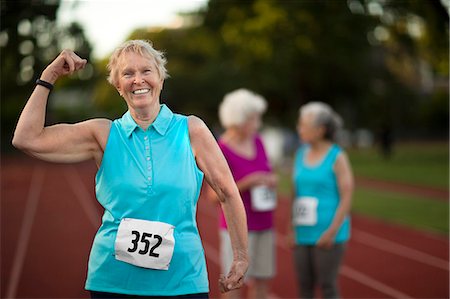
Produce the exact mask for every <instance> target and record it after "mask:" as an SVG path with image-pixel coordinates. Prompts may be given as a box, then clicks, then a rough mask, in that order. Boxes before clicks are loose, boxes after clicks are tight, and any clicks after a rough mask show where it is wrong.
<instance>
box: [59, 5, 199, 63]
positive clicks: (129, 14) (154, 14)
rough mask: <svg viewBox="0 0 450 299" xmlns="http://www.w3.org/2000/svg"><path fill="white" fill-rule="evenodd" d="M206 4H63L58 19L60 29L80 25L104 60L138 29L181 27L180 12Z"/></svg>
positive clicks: (94, 53)
mask: <svg viewBox="0 0 450 299" xmlns="http://www.w3.org/2000/svg"><path fill="white" fill-rule="evenodd" d="M206 2H207V1H206V0H157V1H155V0H147V1H144V0H90V1H87V0H83V1H75V0H63V1H61V5H60V8H59V11H58V15H57V22H58V24H60V25H64V24H69V23H71V22H77V23H79V24H81V26H82V27H83V28H84V30H85V34H86V36H87V38H88V40H89V41H90V42H91V44H92V45H93V47H94V52H93V55H94V57H95V58H104V57H105V56H107V55H109V54H110V53H111V52H112V51H113V50H114V48H115V47H117V46H119V45H120V44H121V43H122V42H123V41H124V40H125V38H126V37H127V36H128V35H129V34H130V33H131V32H132V31H133V30H134V29H136V28H142V27H161V26H164V27H172V28H174V27H179V26H180V25H181V23H180V18H178V17H177V12H189V11H193V10H197V9H198V8H200V7H203V6H205V5H206Z"/></svg>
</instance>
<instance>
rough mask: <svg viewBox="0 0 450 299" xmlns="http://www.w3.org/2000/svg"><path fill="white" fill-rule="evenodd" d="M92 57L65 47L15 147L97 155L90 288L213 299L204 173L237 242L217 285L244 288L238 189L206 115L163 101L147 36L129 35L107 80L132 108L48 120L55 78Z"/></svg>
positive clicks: (33, 99) (32, 102)
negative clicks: (202, 226) (109, 115)
mask: <svg viewBox="0 0 450 299" xmlns="http://www.w3.org/2000/svg"><path fill="white" fill-rule="evenodd" d="M86 63H87V61H86V60H85V59H81V58H80V57H79V56H77V55H76V54H75V53H74V52H72V51H70V50H64V51H63V52H61V54H60V55H59V56H58V57H57V58H56V59H55V60H54V61H53V62H52V63H51V64H50V65H49V66H48V67H47V68H46V69H45V70H44V71H43V73H42V75H41V78H40V79H39V80H38V81H37V82H36V83H37V86H36V88H35V89H34V91H33V93H32V95H31V96H30V98H29V100H28V102H27V104H26V105H25V108H24V110H23V111H22V114H21V116H20V118H19V121H18V123H17V128H16V131H15V133H14V139H13V144H14V146H16V147H17V148H19V149H21V150H23V151H25V152H27V153H28V154H30V155H32V156H34V157H37V158H39V159H42V160H46V161H51V162H65V163H71V162H79V161H84V160H89V159H92V160H94V161H95V162H96V164H97V166H98V172H97V175H96V178H95V179H96V197H97V200H98V201H99V202H100V204H101V205H102V206H103V207H104V209H105V212H104V215H103V218H102V225H101V227H100V228H99V230H98V232H97V234H96V236H95V239H94V243H93V246H92V249H91V254H90V258H89V266H88V277H87V281H86V289H87V290H89V291H91V296H92V297H93V298H111V297H113V298H123V297H127V296H128V297H132V296H146V297H152V296H157V297H158V298H159V297H170V298H208V292H209V286H208V275H207V271H206V262H205V257H204V250H203V247H202V244H201V240H200V236H199V233H198V229H197V224H196V207H197V200H198V196H199V193H200V188H201V185H202V180H203V177H205V179H206V180H207V181H208V183H209V185H210V186H212V187H213V189H214V190H215V191H216V192H217V194H218V196H219V199H220V202H221V205H222V208H223V210H224V214H225V216H226V218H227V223H228V225H229V231H230V237H231V242H232V244H233V245H232V247H233V253H234V259H233V264H232V267H231V270H230V272H229V273H228V275H227V276H224V277H222V278H221V279H220V280H219V285H220V287H221V291H223V292H226V291H229V290H232V289H236V288H239V287H241V286H242V283H243V277H244V274H245V272H246V270H247V267H248V257H247V225H246V217H245V210H244V207H243V205H242V200H241V198H240V195H239V191H238V189H237V187H236V185H235V183H234V181H233V177H232V175H231V172H230V170H229V168H228V165H227V163H226V160H225V158H224V157H223V155H222V153H221V151H220V149H219V147H218V145H217V143H216V141H215V139H214V137H213V136H212V134H211V133H210V131H209V130H208V128H207V127H206V125H205V124H204V122H203V121H202V120H200V119H199V118H197V117H195V116H184V115H180V114H174V113H173V112H172V111H171V110H170V109H169V108H168V107H167V106H166V105H161V104H160V99H159V96H160V93H161V90H162V87H163V83H164V79H165V78H167V72H166V68H165V64H166V60H165V58H164V56H163V55H162V53H161V52H159V51H157V50H155V49H154V48H153V47H152V45H151V44H150V43H149V42H147V41H142V40H133V41H128V42H125V43H124V44H123V45H121V46H120V47H118V48H117V49H116V50H115V51H114V52H113V54H112V56H111V58H110V61H109V64H108V69H109V71H110V74H109V78H108V81H109V82H110V83H111V84H112V85H113V86H114V87H115V88H116V89H117V91H118V92H119V94H120V95H121V96H122V97H123V98H124V100H125V102H126V103H127V106H128V111H127V112H126V113H125V114H124V115H123V116H122V117H121V118H119V119H116V120H114V121H111V120H108V119H91V120H87V121H83V122H79V123H76V124H56V125H52V126H47V127H44V122H45V110H46V104H47V99H48V96H49V93H50V90H51V89H52V88H53V84H54V83H55V82H56V81H57V79H58V78H60V77H61V76H64V75H68V74H72V73H74V72H76V71H78V70H80V69H82V68H83V67H84V66H85V65H86Z"/></svg>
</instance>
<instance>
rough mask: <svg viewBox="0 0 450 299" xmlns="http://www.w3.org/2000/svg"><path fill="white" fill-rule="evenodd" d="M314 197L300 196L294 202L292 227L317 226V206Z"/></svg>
mask: <svg viewBox="0 0 450 299" xmlns="http://www.w3.org/2000/svg"><path fill="white" fill-rule="evenodd" d="M318 203H319V201H318V200H317V198H315V197H309V196H302V197H300V198H297V199H296V200H295V201H294V209H293V219H292V220H293V222H294V225H305V226H313V225H316V224H317V205H318Z"/></svg>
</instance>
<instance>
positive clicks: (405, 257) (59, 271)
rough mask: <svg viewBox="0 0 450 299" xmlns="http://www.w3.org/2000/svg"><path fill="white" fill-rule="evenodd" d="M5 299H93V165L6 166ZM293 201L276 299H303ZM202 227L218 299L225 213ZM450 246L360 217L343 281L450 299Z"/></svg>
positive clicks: (281, 246) (205, 219) (360, 289)
mask: <svg viewBox="0 0 450 299" xmlns="http://www.w3.org/2000/svg"><path fill="white" fill-rule="evenodd" d="M1 162H2V178H1V261H2V264H1V297H2V298H87V297H88V296H89V294H88V293H87V292H86V291H84V289H83V287H84V279H85V275H86V268H87V258H88V254H89V248H90V245H91V242H92V239H93V237H94V234H95V231H96V229H97V228H98V226H99V224H100V217H101V213H102V210H101V207H100V206H99V205H98V204H97V202H96V201H95V198H94V185H93V182H94V175H95V171H96V169H95V166H94V165H93V164H92V163H82V164H77V165H58V164H48V163H43V162H39V161H36V160H33V159H30V158H24V157H20V159H19V158H3V159H2V161H1ZM288 210H289V207H288V204H287V201H284V200H281V201H280V205H279V207H278V209H277V212H276V224H277V259H278V260H277V261H278V264H277V267H278V275H277V276H276V278H275V279H274V281H273V282H272V288H271V297H272V298H296V297H297V286H296V278H295V273H294V269H293V267H292V265H293V260H292V253H291V249H290V248H289V247H288V246H287V245H286V242H285V241H286V240H285V239H284V234H283V232H284V228H286V223H285V219H286V215H287V213H288ZM197 218H198V223H199V229H200V233H201V235H202V239H203V243H204V247H205V252H206V257H207V263H208V270H209V276H210V287H211V294H210V295H211V298H217V297H218V288H217V280H218V277H219V252H218V240H219V239H218V234H217V207H216V206H215V204H213V203H210V202H208V201H207V200H204V199H202V198H200V201H199V207H198V217H197ZM448 250H449V243H448V239H447V238H445V237H443V236H438V235H432V234H428V233H423V232H419V231H416V230H412V229H409V228H406V227H399V226H393V225H389V224H386V223H383V222H380V221H377V220H374V219H367V218H364V217H361V216H358V215H353V237H352V240H351V242H350V243H349V246H348V251H347V254H346V257H345V263H344V266H343V267H342V271H341V273H340V274H341V275H340V278H339V281H340V285H341V293H342V296H343V297H344V298H448V297H449V264H448V253H449V251H448Z"/></svg>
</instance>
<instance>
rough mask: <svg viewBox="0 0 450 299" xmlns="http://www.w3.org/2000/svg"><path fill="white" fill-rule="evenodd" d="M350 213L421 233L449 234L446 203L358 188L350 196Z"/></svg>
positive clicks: (447, 206) (447, 205)
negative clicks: (351, 203) (420, 230)
mask: <svg viewBox="0 0 450 299" xmlns="http://www.w3.org/2000/svg"><path fill="white" fill-rule="evenodd" d="M352 210H353V211H354V212H357V213H360V214H363V215H368V216H372V217H376V218H379V219H384V220H387V221H389V222H393V223H399V224H403V225H407V226H410V227H415V228H418V229H422V230H427V231H433V232H437V233H442V234H448V232H449V226H448V223H449V204H448V202H443V201H438V200H431V199H427V198H422V197H418V196H411V195H403V194H401V193H391V192H384V191H378V190H376V191H375V190H371V189H365V188H357V189H356V191H355V194H354V197H353V206H352Z"/></svg>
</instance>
